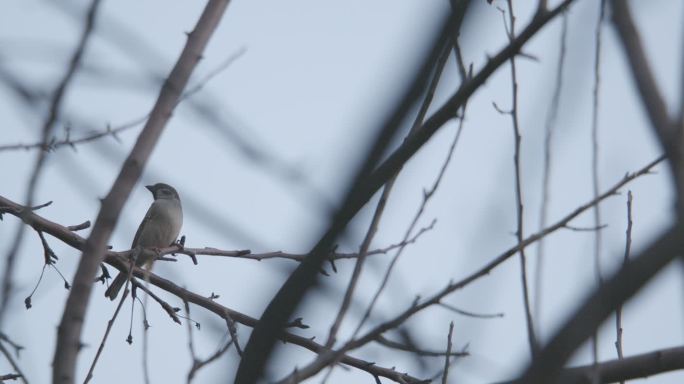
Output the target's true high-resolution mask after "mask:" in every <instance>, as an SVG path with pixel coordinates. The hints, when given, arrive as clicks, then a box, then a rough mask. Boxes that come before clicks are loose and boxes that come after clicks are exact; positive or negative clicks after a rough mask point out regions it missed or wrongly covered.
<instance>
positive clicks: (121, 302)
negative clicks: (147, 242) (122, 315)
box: [83, 261, 134, 384]
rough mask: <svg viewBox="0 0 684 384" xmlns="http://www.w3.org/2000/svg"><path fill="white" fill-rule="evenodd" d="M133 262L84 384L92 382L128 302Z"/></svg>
mask: <svg viewBox="0 0 684 384" xmlns="http://www.w3.org/2000/svg"><path fill="white" fill-rule="evenodd" d="M133 265H134V263H133V261H131V268H130V269H129V270H128V277H127V279H126V285H125V286H124V293H123V295H121V300H119V304H118V305H117V306H116V310H114V314H113V315H112V318H111V319H109V321H107V328H106V329H105V333H104V335H103V336H102V341H100V346H99V347H98V348H97V353H95V357H94V358H93V362H92V363H91V364H90V369H88V374H87V375H86V378H85V380H84V381H83V384H87V383H88V382H90V380H91V379H92V378H93V372H94V371H95V365H97V362H98V360H99V359H100V355H101V354H102V351H103V350H104V346H105V343H106V342H107V338H108V337H109V332H110V331H111V330H112V327H113V326H114V322H115V321H116V318H117V316H119V312H120V311H121V307H123V303H124V301H126V298H127V297H128V292H129V289H128V286H129V284H130V282H131V276H132V275H133Z"/></svg>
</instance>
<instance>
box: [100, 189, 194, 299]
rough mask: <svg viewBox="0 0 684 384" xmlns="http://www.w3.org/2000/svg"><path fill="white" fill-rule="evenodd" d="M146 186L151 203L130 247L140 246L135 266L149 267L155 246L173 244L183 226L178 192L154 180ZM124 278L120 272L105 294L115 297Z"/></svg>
mask: <svg viewBox="0 0 684 384" xmlns="http://www.w3.org/2000/svg"><path fill="white" fill-rule="evenodd" d="M145 188H147V189H148V190H149V191H150V192H152V196H154V202H152V205H150V208H149V209H148V210H147V213H146V214H145V218H144V219H143V220H142V222H141V223H140V226H139V227H138V231H137V232H136V233H135V237H134V238H133V244H132V245H131V249H135V248H137V247H141V250H140V252H139V253H138V257H137V258H136V260H135V265H136V266H138V267H142V266H144V267H145V268H146V269H150V268H151V267H152V263H153V262H154V260H155V259H156V258H157V256H158V252H157V251H158V249H159V248H164V247H168V246H170V245H172V244H173V243H174V242H175V241H176V239H177V238H178V234H179V233H180V230H181V226H183V209H182V207H181V202H180V198H179V197H178V192H176V190H175V189H174V188H173V187H172V186H170V185H168V184H164V183H157V184H155V185H148V186H145ZM126 280H127V274H125V273H121V272H120V273H119V274H118V275H117V276H116V278H115V279H114V281H112V284H111V285H110V286H109V288H107V291H105V297H109V298H110V299H111V300H114V299H116V296H117V295H118V294H119V290H121V287H123V285H124V284H125V283H126Z"/></svg>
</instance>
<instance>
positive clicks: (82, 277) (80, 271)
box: [52, 0, 228, 383]
mask: <svg viewBox="0 0 684 384" xmlns="http://www.w3.org/2000/svg"><path fill="white" fill-rule="evenodd" d="M227 5H228V0H211V1H209V2H208V3H207V6H206V8H205V10H204V12H203V13H202V16H201V17H200V19H199V21H198V22H197V25H196V27H195V29H194V30H193V31H192V32H191V33H190V34H189V35H188V40H187V43H186V45H185V48H184V49H183V52H182V53H181V55H180V58H179V59H178V62H177V63H176V65H175V66H174V68H173V70H172V71H171V73H170V75H169V77H168V79H167V80H166V82H165V84H164V86H163V87H162V89H161V91H160V93H159V98H158V99H157V102H156V103H155V105H154V108H153V109H152V112H151V113H150V118H149V119H148V120H147V122H146V124H145V127H144V128H143V130H142V132H141V134H140V136H138V140H137V141H136V143H135V146H134V147H133V149H132V151H131V153H130V154H129V156H128V158H127V159H126V161H125V163H124V164H123V166H122V168H121V172H120V173H119V176H118V177H117V179H116V181H115V182H114V185H113V186H112V189H111V190H110V192H109V194H108V195H107V197H105V199H104V200H103V202H102V208H101V209H100V212H99V214H98V216H97V219H96V220H95V225H94V226H93V230H92V232H91V234H90V237H89V238H88V241H87V242H86V243H85V245H84V248H83V256H82V257H81V259H80V262H79V264H78V268H77V270H76V274H75V276H74V289H73V290H71V292H70V294H69V297H68V298H67V301H66V305H65V308H64V313H63V315H62V320H61V322H60V325H59V328H58V332H57V345H56V348H55V358H54V360H53V361H54V365H53V376H52V380H53V382H54V383H73V381H74V379H75V375H74V373H75V372H74V370H75V367H76V356H77V355H78V352H79V348H78V345H79V343H80V337H81V331H82V328H83V319H84V318H85V313H86V310H87V308H88V303H89V300H90V296H91V294H90V293H91V290H92V285H93V281H94V277H95V275H96V273H97V270H98V268H99V265H100V264H101V262H102V260H103V258H104V254H105V248H106V243H107V241H108V239H109V237H110V235H111V232H112V230H113V228H114V225H115V224H116V222H117V221H118V217H119V213H120V212H121V209H122V207H123V205H124V203H125V202H126V200H127V198H128V195H129V194H130V191H131V189H132V188H133V186H134V185H135V183H136V182H137V180H138V178H139V177H140V175H141V174H142V170H143V168H144V166H145V164H146V162H147V159H148V158H149V156H150V153H151V152H152V149H154V146H155V145H156V143H157V140H158V139H159V137H160V136H161V133H162V131H163V129H164V127H165V126H166V123H167V122H168V121H169V119H170V117H171V113H172V111H173V109H174V107H175V106H176V104H177V101H178V98H179V97H180V96H181V93H182V91H183V89H184V88H185V86H186V84H187V82H188V79H189V78H190V74H191V73H192V71H193V69H194V68H195V66H196V65H197V63H198V61H199V60H200V58H201V57H202V52H203V51H204V47H205V46H206V44H207V42H208V41H209V38H210V37H211V35H212V33H213V31H214V29H215V28H216V26H217V25H218V23H219V21H220V20H221V17H222V16H223V12H224V11H225V8H226V7H227Z"/></svg>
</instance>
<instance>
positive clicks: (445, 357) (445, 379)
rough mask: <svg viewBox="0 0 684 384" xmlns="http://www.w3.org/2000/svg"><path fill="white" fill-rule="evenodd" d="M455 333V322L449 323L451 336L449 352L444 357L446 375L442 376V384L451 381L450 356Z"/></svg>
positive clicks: (448, 342)
mask: <svg viewBox="0 0 684 384" xmlns="http://www.w3.org/2000/svg"><path fill="white" fill-rule="evenodd" d="M453 333H454V322H453V321H452V322H451V323H449V335H448V336H447V350H446V356H444V375H443V376H442V384H447V382H448V381H447V380H448V379H449V366H450V365H451V364H449V356H451V336H452V335H453Z"/></svg>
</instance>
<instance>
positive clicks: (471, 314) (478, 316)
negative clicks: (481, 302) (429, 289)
mask: <svg viewBox="0 0 684 384" xmlns="http://www.w3.org/2000/svg"><path fill="white" fill-rule="evenodd" d="M437 305H439V306H440V307H444V308H446V309H448V310H450V311H452V312H454V313H458V314H459V315H463V316H467V317H474V318H476V319H497V318H502V317H504V314H503V313H502V312H499V313H475V312H470V311H464V310H462V309H460V308H456V307H454V306H453V305H450V304H445V303H441V302H440V303H437Z"/></svg>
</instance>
